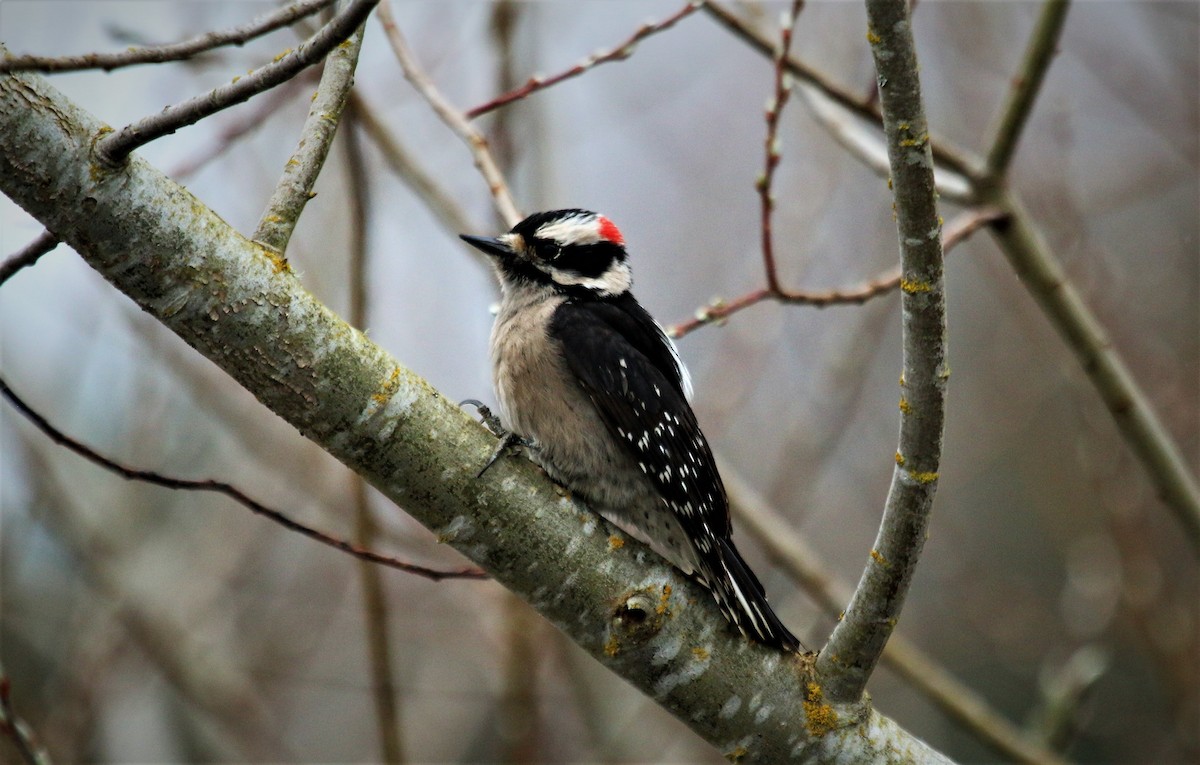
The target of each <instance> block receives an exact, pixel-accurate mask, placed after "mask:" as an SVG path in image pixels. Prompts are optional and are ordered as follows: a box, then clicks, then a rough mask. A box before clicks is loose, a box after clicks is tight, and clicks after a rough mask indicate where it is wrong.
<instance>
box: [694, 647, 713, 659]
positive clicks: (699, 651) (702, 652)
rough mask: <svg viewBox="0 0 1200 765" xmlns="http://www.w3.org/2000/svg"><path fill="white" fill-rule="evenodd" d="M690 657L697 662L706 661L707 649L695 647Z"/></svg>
mask: <svg viewBox="0 0 1200 765" xmlns="http://www.w3.org/2000/svg"><path fill="white" fill-rule="evenodd" d="M692 656H695V657H696V659H698V660H699V661H708V656H709V654H708V649H707V648H704V647H702V646H696V647H695V648H693V649H692Z"/></svg>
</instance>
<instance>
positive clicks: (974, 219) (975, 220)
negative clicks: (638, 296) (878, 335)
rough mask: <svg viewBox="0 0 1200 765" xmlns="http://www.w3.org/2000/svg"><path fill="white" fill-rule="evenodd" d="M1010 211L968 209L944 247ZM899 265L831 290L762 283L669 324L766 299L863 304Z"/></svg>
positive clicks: (675, 333) (702, 320)
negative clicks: (777, 287) (781, 288)
mask: <svg viewBox="0 0 1200 765" xmlns="http://www.w3.org/2000/svg"><path fill="white" fill-rule="evenodd" d="M1006 214H1007V213H1005V212H1003V211H1002V210H999V209H997V208H994V207H977V208H972V209H970V210H967V211H966V212H964V213H962V214H960V215H959V216H958V217H957V218H955V219H954V220H952V221H950V222H949V223H947V224H946V229H945V233H944V234H943V237H942V249H943V250H944V251H945V252H949V251H950V250H952V249H953V248H954V247H955V246H957V245H958V244H959V243H961V242H964V241H966V240H967V239H968V238H969V237H970V236H971V235H972V234H974V233H975V232H976V231H978V230H979V229H981V228H983V227H984V226H987V225H990V224H992V223H995V222H997V221H999V220H1001V219H1003V218H1004V217H1005V215H1006ZM901 281H902V280H901V278H900V267H899V266H896V267H894V268H891V269H889V270H888V271H886V272H884V273H882V274H879V275H878V276H876V277H874V278H873V279H870V280H868V281H866V282H863V283H862V284H860V285H858V286H855V287H840V288H837V289H832V290H784V291H783V292H782V293H774V292H772V291H771V290H769V289H767V288H765V287H763V288H759V289H757V290H753V291H751V292H747V293H746V294H744V295H742V296H740V297H737V298H734V299H733V300H730V301H724V300H722V301H718V302H715V303H713V304H711V305H707V306H704V307H703V308H700V309H698V310H697V311H696V314H695V316H693V317H692V318H691V319H688V320H687V321H681V322H679V323H678V324H673V325H671V326H670V327H668V328H667V332H668V334H669V335H670V336H671V337H676V338H678V337H683V336H684V335H686V334H688V333H689V332H693V331H695V330H697V329H699V328H700V327H703V326H704V325H706V324H719V323H721V322H723V321H725V320H726V319H728V318H729V317H730V316H732V315H733V314H735V313H737V312H738V311H741V310H743V309H746V308H749V307H750V306H752V305H755V304H757V303H761V302H763V301H764V300H773V301H775V302H779V303H787V304H790V305H811V306H815V307H817V308H826V307H828V306H833V305H861V304H863V303H865V302H867V301H868V300H871V299H872V298H877V297H880V296H882V295H887V294H889V293H891V292H893V291H895V290H896V289H898V288H899V287H900V285H901Z"/></svg>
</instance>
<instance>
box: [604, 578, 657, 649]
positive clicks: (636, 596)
mask: <svg viewBox="0 0 1200 765" xmlns="http://www.w3.org/2000/svg"><path fill="white" fill-rule="evenodd" d="M670 597H671V585H669V584H664V585H662V587H661V588H658V587H646V588H643V589H639V590H634V591H632V592H630V593H627V594H626V595H625V596H624V597H623V598H621V599H620V600H619V602H618V603H617V605H616V607H615V608H613V610H612V616H611V618H610V619H609V637H608V641H607V642H605V644H604V652H605V653H606V654H608V655H609V656H616V655H617V654H618V653H620V651H621V649H622V647H624V646H628V645H630V644H633V645H638V644H642V643H645V642H646V641H647V640H649V639H650V638H652V637H654V636H655V635H657V634H658V632H659V631H660V630H661V629H662V627H663V624H664V623H665V621H666V617H667V616H668V615H669V614H670V610H669V608H668V602H669V600H670Z"/></svg>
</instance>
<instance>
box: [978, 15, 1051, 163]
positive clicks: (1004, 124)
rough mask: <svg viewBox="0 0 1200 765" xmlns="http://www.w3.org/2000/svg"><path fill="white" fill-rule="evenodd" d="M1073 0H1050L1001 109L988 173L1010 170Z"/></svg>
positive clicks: (989, 159) (988, 156)
mask: <svg viewBox="0 0 1200 765" xmlns="http://www.w3.org/2000/svg"><path fill="white" fill-rule="evenodd" d="M1070 8H1071V3H1070V0H1046V2H1045V3H1044V4H1043V5H1042V13H1041V15H1040V16H1039V17H1038V22H1037V26H1036V27H1035V28H1034V30H1033V35H1032V36H1031V37H1030V39H1029V45H1028V46H1027V47H1026V49H1025V57H1024V59H1023V60H1022V61H1021V67H1020V69H1019V70H1018V72H1017V75H1016V77H1015V78H1014V79H1013V82H1012V88H1011V90H1009V92H1008V99H1007V100H1006V101H1005V103H1004V107H1003V108H1002V109H1001V115H1002V116H1001V118H1000V121H999V123H998V125H997V126H996V135H995V138H994V139H993V140H992V142H991V144H990V145H991V147H992V148H991V150H990V151H989V152H988V155H987V165H986V167H985V171H984V172H985V176H986V177H988V178H990V179H992V180H993V182H998V181H1000V179H1002V178H1003V177H1004V176H1005V175H1006V174H1007V173H1008V166H1009V164H1010V163H1011V162H1012V158H1013V154H1014V153H1015V152H1016V150H1017V142H1018V141H1020V140H1021V131H1022V130H1024V128H1025V125H1026V123H1027V122H1028V121H1029V115H1030V114H1032V113H1033V102H1034V100H1035V99H1037V95H1038V92H1039V91H1040V90H1041V87H1042V82H1043V81H1044V80H1045V78H1046V72H1047V71H1048V70H1049V69H1050V61H1051V60H1052V59H1053V58H1054V54H1055V53H1056V52H1057V50H1058V40H1059V37H1060V36H1061V35H1062V30H1063V25H1064V24H1065V23H1066V20H1067V11H1068V10H1070Z"/></svg>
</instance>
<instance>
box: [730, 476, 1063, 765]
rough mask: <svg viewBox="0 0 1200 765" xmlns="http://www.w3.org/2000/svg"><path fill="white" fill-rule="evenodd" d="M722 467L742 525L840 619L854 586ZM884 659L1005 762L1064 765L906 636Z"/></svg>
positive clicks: (897, 640) (896, 640)
mask: <svg viewBox="0 0 1200 765" xmlns="http://www.w3.org/2000/svg"><path fill="white" fill-rule="evenodd" d="M720 468H721V478H722V480H723V481H724V483H725V489H726V491H727V492H728V493H729V500H730V508H731V510H732V511H733V514H734V517H735V520H736V521H737V526H738V528H739V529H741V530H742V531H744V532H746V534H748V535H749V536H750V537H752V538H753V539H754V540H755V541H756V542H758V543H759V544H760V545H761V546H762V548H763V551H764V552H766V554H767V557H768V558H770V559H771V561H772V562H774V563H775V564H776V565H778V566H779V568H780V569H781V570H782V571H783V572H784V573H785V574H787V575H788V576H789V577H790V578H791V579H792V581H794V582H796V583H797V584H799V585H800V586H801V587H802V588H803V589H804V590H805V592H807V593H808V594H809V596H810V597H812V599H813V600H815V601H816V602H817V604H818V605H820V606H821V608H823V609H824V610H825V612H826V613H827V614H829V615H830V616H833V617H837V615H838V613H839V612H840V611H841V609H842V607H843V605H844V604H845V603H846V602H848V601H849V600H850V596H851V594H852V593H851V590H850V588H849V587H848V586H847V585H845V584H844V583H842V582H840V581H838V580H837V578H836V577H835V575H834V573H833V572H832V571H830V570H829V567H828V566H826V565H825V563H824V562H823V561H822V560H821V558H820V555H818V554H817V552H816V551H815V550H813V549H812V548H811V547H810V546H809V545H808V543H807V542H805V541H804V538H803V537H802V536H801V535H799V534H797V533H796V532H795V531H794V530H793V529H792V526H791V524H789V523H788V521H787V520H786V519H785V518H784V517H783V516H782V515H780V513H779V512H778V511H777V510H775V509H774V508H773V507H771V505H770V504H769V503H768V502H767V500H766V499H765V498H764V497H763V496H762V494H761V493H759V491H758V490H757V489H755V488H754V487H753V486H752V485H751V484H750V483H749V482H748V481H747V480H746V479H745V478H743V477H742V476H741V475H740V474H739V473H738V471H736V470H734V469H733V468H732V467H731V466H730V465H729V464H728V463H727V462H725V461H722V462H721V464H720ZM882 660H883V663H884V664H885V665H887V666H888V667H889V668H891V669H892V670H893V671H894V672H896V674H898V675H900V676H901V677H902V678H904V680H905V681H906V682H907V683H908V684H909V685H911V686H912V687H913V688H915V689H916V690H917V691H919V692H920V693H922V694H923V695H924V696H925V697H926V698H927V699H929V700H930V701H931V702H932V703H933V704H934V705H935V706H937V707H938V708H939V709H941V710H942V712H944V713H945V714H946V715H947V717H949V718H950V719H952V720H955V721H956V722H958V723H959V725H961V726H962V728H963V729H964V730H966V731H968V732H970V733H971V734H973V735H975V736H976V737H977V738H979V740H980V741H983V742H984V743H986V744H987V745H989V746H991V747H992V748H993V749H995V751H996V752H997V753H999V754H1001V755H1003V756H1004V758H1005V760H1007V761H1012V762H1024V763H1042V764H1044V765H1061V763H1062V760H1061V759H1060V758H1059V757H1058V755H1056V754H1055V753H1054V752H1052V751H1050V750H1049V749H1046V748H1045V747H1042V746H1039V745H1038V744H1037V743H1036V742H1034V741H1031V740H1030V739H1029V737H1028V736H1026V735H1025V734H1023V733H1022V732H1021V730H1020V729H1019V728H1018V727H1017V726H1015V725H1013V724H1012V723H1011V722H1009V720H1008V719H1007V718H1006V717H1004V715H1002V714H1001V713H1000V712H999V711H997V710H996V709H995V708H993V707H992V706H991V705H989V704H988V702H987V700H986V699H984V698H983V697H982V696H980V695H979V694H978V693H976V692H975V691H974V690H973V689H971V688H970V687H968V686H967V685H965V684H964V683H962V682H961V681H960V680H958V678H956V677H954V675H952V674H951V673H950V672H949V671H948V670H947V669H946V668H945V667H944V666H943V665H942V664H940V663H938V662H937V661H936V660H935V659H934V658H933V657H931V656H929V655H928V654H927V653H925V652H924V651H923V650H921V649H920V648H919V647H918V646H917V645H916V643H913V642H912V641H911V640H909V639H908V638H907V637H906V636H904V635H903V634H900V633H899V632H897V633H894V634H893V635H892V638H891V640H889V641H888V644H887V646H886V647H885V648H884V651H883V657H882Z"/></svg>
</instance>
